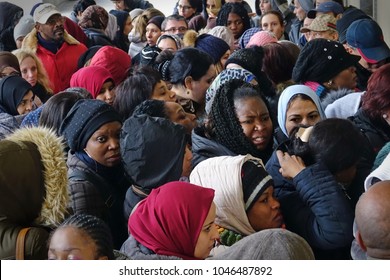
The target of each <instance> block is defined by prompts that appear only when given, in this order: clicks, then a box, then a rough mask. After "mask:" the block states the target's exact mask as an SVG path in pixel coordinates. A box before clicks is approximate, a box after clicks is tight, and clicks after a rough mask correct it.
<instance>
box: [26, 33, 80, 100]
mask: <svg viewBox="0 0 390 280" xmlns="http://www.w3.org/2000/svg"><path fill="white" fill-rule="evenodd" d="M37 36H38V34H37V31H36V30H35V29H34V30H33V31H31V32H30V33H29V34H28V35H27V36H26V37H25V38H24V40H23V44H22V49H26V50H28V51H32V52H34V53H36V55H37V56H38V57H39V58H40V60H41V61H42V64H43V65H44V67H45V70H46V72H47V75H48V77H49V80H50V83H51V84H50V88H52V89H53V92H54V93H57V92H60V91H62V90H65V89H66V88H68V87H69V82H70V78H71V77H72V75H73V73H74V72H76V71H77V62H78V59H79V57H80V56H81V55H82V54H83V53H84V52H85V51H87V47H86V46H85V45H84V44H81V43H80V42H79V41H77V40H76V39H75V38H73V37H72V36H71V35H69V34H68V32H66V31H65V34H64V43H63V44H62V46H61V48H60V49H59V50H58V51H57V53H55V54H54V53H52V52H51V51H49V50H47V49H45V48H44V47H42V46H41V45H39V44H38V37H37Z"/></svg>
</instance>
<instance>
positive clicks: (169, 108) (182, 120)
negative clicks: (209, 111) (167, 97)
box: [165, 102, 197, 134]
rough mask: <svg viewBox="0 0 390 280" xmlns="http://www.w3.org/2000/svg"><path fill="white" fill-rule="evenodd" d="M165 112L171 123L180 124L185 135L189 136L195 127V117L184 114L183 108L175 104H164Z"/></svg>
mask: <svg viewBox="0 0 390 280" xmlns="http://www.w3.org/2000/svg"><path fill="white" fill-rule="evenodd" d="M165 110H166V112H167V115H168V116H169V119H170V120H171V121H172V122H173V123H177V124H181V125H182V126H184V127H185V129H186V132H187V134H191V131H192V130H193V129H194V128H195V127H196V125H197V123H196V115H194V114H189V113H187V112H185V111H184V109H183V107H182V106H181V105H180V104H178V103H176V102H166V103H165Z"/></svg>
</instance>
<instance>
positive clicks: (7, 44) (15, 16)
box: [0, 2, 23, 52]
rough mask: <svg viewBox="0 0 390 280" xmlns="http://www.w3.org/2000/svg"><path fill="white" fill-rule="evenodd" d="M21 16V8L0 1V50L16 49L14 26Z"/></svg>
mask: <svg viewBox="0 0 390 280" xmlns="http://www.w3.org/2000/svg"><path fill="white" fill-rule="evenodd" d="M22 16H23V9H22V8H21V7H19V6H17V5H15V4H12V3H9V2H1V3H0V51H9V52H10V51H13V50H15V49H16V43H15V40H14V28H15V25H16V24H17V23H18V21H19V19H20V18H21V17H22Z"/></svg>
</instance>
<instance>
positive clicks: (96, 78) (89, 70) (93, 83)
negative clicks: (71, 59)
mask: <svg viewBox="0 0 390 280" xmlns="http://www.w3.org/2000/svg"><path fill="white" fill-rule="evenodd" d="M108 80H112V81H114V79H113V78H112V75H111V74H110V72H108V71H107V70H106V69H105V68H103V67H101V66H88V67H83V68H81V69H79V70H78V71H77V72H76V73H74V74H73V75H72V78H71V79H70V86H71V87H82V88H85V89H86V90H88V91H89V92H90V93H91V94H92V97H93V99H96V97H97V96H98V95H99V92H100V90H101V89H102V86H103V84H104V83H105V82H107V81H108Z"/></svg>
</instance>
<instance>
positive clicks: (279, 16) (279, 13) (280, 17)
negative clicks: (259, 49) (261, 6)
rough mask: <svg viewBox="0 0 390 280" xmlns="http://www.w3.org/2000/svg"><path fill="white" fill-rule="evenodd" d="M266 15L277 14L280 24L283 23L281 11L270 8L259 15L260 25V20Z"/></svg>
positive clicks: (282, 24)
mask: <svg viewBox="0 0 390 280" xmlns="http://www.w3.org/2000/svg"><path fill="white" fill-rule="evenodd" d="M266 15H275V16H277V17H278V19H279V22H280V25H281V26H284V25H285V24H284V19H283V15H282V13H281V12H279V11H274V10H271V11H268V12H265V13H264V14H262V15H261V17H260V20H259V23H260V26H261V25H262V24H261V21H262V20H263V17H264V16H266Z"/></svg>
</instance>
